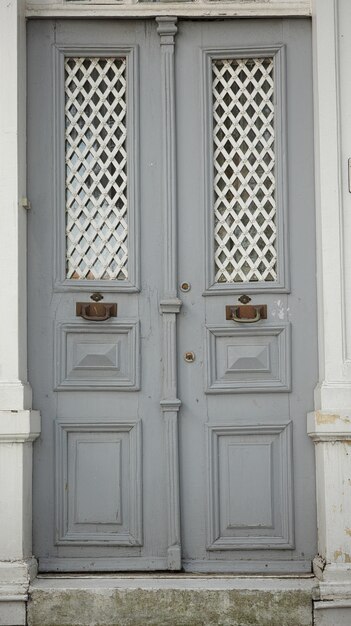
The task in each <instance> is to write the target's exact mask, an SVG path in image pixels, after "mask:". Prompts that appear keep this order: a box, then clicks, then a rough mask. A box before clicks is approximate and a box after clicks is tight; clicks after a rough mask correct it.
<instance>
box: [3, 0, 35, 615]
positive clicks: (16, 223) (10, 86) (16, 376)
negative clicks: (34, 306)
mask: <svg viewBox="0 0 351 626" xmlns="http://www.w3.org/2000/svg"><path fill="white" fill-rule="evenodd" d="M24 13H25V2H23V0H7V1H6V2H0V78H1V84H2V85H3V86H5V85H6V88H3V89H2V90H1V91H0V111H1V115H0V146H1V150H0V240H1V245H0V262H1V267H2V291H1V294H2V302H3V305H2V307H1V312H2V316H1V326H0V355H1V356H0V510H1V512H2V514H1V515H0V623H1V624H2V626H10V625H11V626H12V625H16V626H19V625H20V624H25V620H26V610H25V600H26V597H27V590H28V586H29V580H30V578H31V577H32V576H33V575H34V574H35V568H36V566H35V561H34V559H33V558H32V441H33V440H34V439H35V438H36V437H38V435H39V431H40V417H39V414H38V413H37V412H35V411H31V390H30V386H29V384H28V381H27V353H26V345H27V336H26V327H27V311H26V299H27V298H26V220H27V215H26V212H27V207H28V201H27V198H26V125H25V120H26V72H25V67H26V53H25V46H26V39H25V14H24Z"/></svg>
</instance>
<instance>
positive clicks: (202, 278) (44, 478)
mask: <svg viewBox="0 0 351 626" xmlns="http://www.w3.org/2000/svg"><path fill="white" fill-rule="evenodd" d="M175 41H176V43H175V92H174V93H175V101H174V105H175V116H171V118H167V115H165V109H164V108H163V109H162V107H164V106H166V111H167V106H170V105H169V103H168V105H167V102H166V104H165V102H164V101H163V100H162V93H163V91H162V76H164V75H162V74H161V72H160V67H161V58H162V54H164V51H163V52H162V50H161V48H162V46H160V40H159V36H158V34H157V24H156V23H155V22H154V21H153V20H150V21H147V20H146V21H141V20H140V21H133V22H128V21H120V22H118V21H113V22H112V21H110V22H109V21H103V20H101V21H97V22H93V21H87V22H79V21H56V22H52V21H45V22H41V21H38V22H35V21H33V22H31V23H30V25H29V82H28V87H29V139H28V144H29V172H28V175H29V196H30V199H31V203H32V207H33V208H32V211H31V213H30V215H29V233H28V241H29V281H30V288H29V329H30V331H29V337H30V344H29V369H30V380H31V384H32V386H33V390H34V405H35V408H38V409H40V410H41V412H42V416H43V428H42V435H41V438H40V440H39V441H38V442H37V443H36V444H35V467H34V492H35V493H34V518H35V522H34V528H35V530H34V551H35V554H36V556H38V557H39V562H40V567H41V569H43V570H45V569H49V570H58V571H65V570H77V571H79V570H81V571H87V570H109V571H111V570H119V571H121V570H138V569H139V570H143V569H144V570H152V569H155V570H156V569H167V568H172V567H177V566H179V563H178V561H177V559H179V551H178V552H177V555H175V554H174V552H172V550H171V551H170V550H169V548H170V547H171V548H172V545H173V546H176V548H177V550H178V546H179V544H180V538H181V542H182V551H183V559H184V561H183V562H184V566H185V567H186V569H187V570H191V569H194V570H200V571H226V572H228V571H235V572H238V571H250V572H252V571H267V569H269V571H271V572H272V571H289V568H290V569H291V571H294V572H296V571H306V570H308V569H309V567H310V560H311V558H312V557H313V556H314V554H315V552H316V521H315V505H314V469H313V468H314V463H313V447H312V445H311V443H310V441H309V440H308V438H307V435H306V428H305V416H306V413H307V411H309V410H311V408H312V406H313V388H314V385H315V382H316V379H317V373H316V367H317V356H316V352H317V348H316V303H315V259H314V241H313V237H314V235H313V234H314V210H313V171H312V156H313V154H312V104H311V50H310V25H309V22H307V21H303V20H271V21H268V20H265V21H263V22H260V21H258V20H257V21H256V20H251V21H243V20H240V21H237V22H235V21H230V20H229V21H208V22H206V21H204V22H201V21H199V22H196V21H179V22H178V34H177V37H176V40H175ZM282 46H283V48H282ZM250 47H251V49H254V50H256V51H258V52H257V54H259V53H260V51H262V53H263V51H265V50H266V51H267V50H273V51H274V50H279V54H280V58H282V57H281V50H282V49H284V55H283V56H284V58H285V61H284V63H280V68H281V70H279V68H278V70H277V71H278V74H277V81H278V82H277V84H278V85H280V89H282V85H284V91H285V93H284V94H283V95H282V97H281V98H280V100H279V98H278V101H277V102H278V104H277V106H278V107H280V108H279V116H280V117H281V119H283V118H284V119H285V136H284V137H282V144H281V145H282V146H284V145H285V148H282V150H281V151H280V153H279V154H278V156H279V155H280V156H279V158H278V163H277V168H278V169H279V168H281V169H280V171H281V172H283V171H284V167H285V164H286V174H284V176H285V178H284V176H280V180H281V181H284V182H283V183H282V185H283V187H284V188H283V187H281V191H280V195H279V198H283V197H285V198H286V202H285V201H284V203H285V204H284V207H283V206H282V205H281V207H282V212H281V214H280V215H281V216H282V215H283V213H284V211H283V208H284V210H285V218H284V219H285V226H284V225H282V221H281V219H282V218H281V219H280V222H279V223H278V228H279V229H280V235H281V237H280V241H281V242H283V243H284V242H285V243H284V245H280V246H279V248H278V254H281V255H283V258H281V259H280V263H281V267H284V268H287V267H288V265H289V266H290V285H289V282H288V281H287V271H286V270H285V277H284V286H283V287H280V288H278V289H279V291H281V292H279V293H277V288H276V286H275V285H274V284H273V283H272V285H271V288H270V287H269V286H267V284H266V285H265V287H264V289H262V288H261V287H260V283H257V286H256V287H255V285H253V284H252V283H251V284H250V285H246V287H248V290H249V291H250V292H251V293H250V295H251V297H252V298H253V303H254V304H256V303H257V304H261V303H262V304H263V303H265V304H267V305H268V317H267V320H262V321H259V322H257V323H256V324H249V325H246V326H245V328H244V329H243V328H242V327H241V326H240V325H239V324H237V323H235V322H233V321H226V319H225V305H227V304H236V303H237V297H238V295H240V294H241V293H245V291H246V289H245V285H243V286H242V289H239V290H238V289H236V290H235V291H236V294H234V293H233V291H234V290H233V289H231V288H230V286H229V287H228V285H227V286H226V289H224V290H223V289H214V290H212V292H211V293H206V290H207V291H208V282H206V272H205V271H204V270H205V268H206V267H207V268H208V267H210V264H211V262H212V261H211V259H209V258H208V256H209V250H210V249H211V246H209V237H210V236H211V235H210V233H211V226H207V228H206V227H205V224H206V223H207V224H210V218H209V216H208V212H209V210H210V206H211V202H210V200H211V198H210V192H209V187H208V181H211V179H212V165H211V154H210V151H211V140H210V139H209V136H208V132H209V129H210V120H209V115H210V113H209V110H210V109H211V102H207V103H205V102H204V94H206V93H208V85H207V86H206V82H205V81H206V76H208V74H206V73H205V72H204V56H205V57H206V58H208V56H209V55H210V54H214V55H218V54H220V51H223V50H224V51H225V52H226V54H227V56H228V55H229V56H230V55H232V56H233V55H236V56H237V57H238V56H239V57H240V56H242V57H243V58H244V57H245V54H247V50H248V48H250ZM58 49H60V50H68V51H72V50H75V51H77V55H79V54H82V51H84V54H90V55H91V56H94V55H95V56H96V55H100V54H101V55H103V54H104V50H105V53H106V51H108V52H107V54H116V56H118V54H120V53H121V51H123V50H124V51H125V50H133V51H134V53H133V55H134V59H137V61H136V62H135V65H134V81H133V85H134V89H133V90H132V91H131V92H130V93H131V94H132V95H133V97H134V101H133V110H134V116H136V117H135V121H137V118H139V133H138V136H137V133H135V135H134V140H133V145H134V153H133V154H134V156H133V159H135V176H134V194H133V196H134V199H135V215H136V216H138V215H139V219H138V218H137V217H136V219H135V221H134V222H133V223H134V225H135V228H134V237H131V240H130V243H129V245H130V246H132V247H131V255H132V258H133V259H134V260H135V263H134V268H135V272H134V276H135V277H137V276H138V262H139V263H140V281H139V280H138V279H136V280H135V281H134V285H135V286H134V287H133V285H128V286H127V287H123V286H122V288H121V287H120V285H117V286H116V284H113V283H111V284H106V283H105V284H102V282H103V281H100V283H99V284H98V285H94V284H93V282H92V283H91V287H90V284H88V285H87V284H86V283H87V281H84V284H83V283H82V284H79V281H76V284H70V285H69V286H67V285H63V284H62V271H63V265H62V264H63V262H64V260H63V258H62V254H61V256H60V255H59V256H58V257H57V258H58V265H59V266H60V267H58V266H57V264H56V262H55V255H54V254H53V250H54V249H55V241H56V240H57V239H58V238H59V237H61V240H62V232H61V235H59V232H58V230H59V229H60V228H61V229H62V228H63V219H62V215H63V214H62V212H63V211H64V202H63V201H62V197H63V191H62V189H58V186H59V185H62V176H61V178H60V176H57V171H59V170H58V162H57V159H61V165H60V167H61V168H62V166H63V165H62V145H61V146H60V145H59V144H60V138H59V134H58V132H57V129H60V126H59V121H58V120H57V119H56V118H55V115H56V116H57V106H56V108H55V107H54V106H53V102H55V99H54V96H55V92H56V93H57V88H60V85H59V83H58V84H56V87H55V88H54V81H55V80H56V78H57V76H58V75H57V73H56V74H55V73H54V67H55V58H56V66H57V55H58V52H57V50H58ZM53 51H54V54H53ZM114 51H115V52H114ZM224 57H225V55H224ZM224 57H223V58H224ZM167 63H168V64H169V58H168V60H167V61H166V62H165V65H164V68H166V65H167ZM277 67H278V66H277ZM279 71H280V73H279ZM55 76H56V78H55ZM170 77H171V70H170V73H169V74H168V78H170ZM61 87H62V86H61ZM168 95H169V94H168ZM166 96H167V92H166ZM285 96H286V97H285ZM56 104H57V100H56ZM128 105H131V103H130V102H129V103H128ZM131 110H132V109H131ZM162 110H163V115H162ZM168 110H171V109H168ZM279 116H278V117H279ZM166 124H170V127H168V128H166ZM277 131H279V126H278V128H277ZM60 132H61V137H62V131H60ZM167 133H168V137H170V138H171V143H172V145H171V146H170V144H168V147H167V144H166V150H168V149H171V151H172V150H174V149H175V146H177V176H176V178H175V172H176V168H175V165H173V166H172V164H171V167H169V166H167V163H166V164H165V152H164V150H165V143H164V141H165V137H167ZM172 137H173V139H172ZM284 142H286V143H285V144H284ZM278 143H279V142H278ZM205 146H206V150H205V149H204V147H205ZM130 149H131V150H133V147H131V148H130ZM282 152H284V154H282ZM60 154H61V157H60ZM205 157H206V158H205ZM169 163H171V161H169V162H168V164H169ZM165 165H166V166H165ZM138 172H139V173H138ZM172 177H173V178H172ZM165 178H167V180H165ZM132 180H133V179H132ZM60 181H61V182H60ZM162 189H163V190H164V191H163V192H162ZM172 190H173V191H172ZM169 193H173V199H172V198H170V196H169V195H167V194H169ZM165 194H166V195H165ZM176 197H177V203H176V204H172V203H174V202H175V198H176ZM165 198H166V202H169V203H170V204H169V206H170V207H171V209H170V210H171V213H168V214H167V211H166V215H169V216H170V219H172V220H174V219H175V218H176V221H175V222H174V225H175V226H176V227H177V236H176V235H175V233H174V232H173V234H172V239H171V241H170V243H172V244H173V248H172V246H170V249H169V248H168V247H167V245H166V246H165V236H164V228H165V220H164V217H163V216H164V215H165V213H164V212H165V209H166V208H167V207H166V205H165ZM206 198H207V200H206ZM206 212H207V215H206ZM57 213H59V214H60V216H61V218H60V219H59V220H57V219H56V218H55V215H56V214H57ZM177 240H178V243H177ZM139 242H140V244H139ZM133 246H134V249H133ZM175 246H176V247H175ZM164 249H165V250H166V255H165V254H164ZM206 251H207V252H206ZM206 254H207V258H206ZM165 256H166V259H167V258H168V259H170V260H168V261H167V263H168V267H167V266H165V261H166V259H165ZM138 259H139V261H138ZM177 265H178V273H177V275H175V278H174V273H175V269H174V268H176V267H177ZM167 272H170V273H168V276H171V279H170V280H171V282H169V281H168V278H167V281H168V282H167V281H165V279H164V276H166V277H167ZM208 274H209V272H208V271H207V275H208ZM281 276H283V275H281ZM60 277H61V279H60ZM175 281H176V283H177V284H178V285H179V284H180V283H182V282H184V281H187V282H189V283H190V285H191V289H190V290H189V291H187V292H182V291H178V293H177V284H174V283H175ZM282 281H283V278H282ZM70 282H71V283H73V281H70ZM139 285H140V291H138V290H137V289H138V287H139ZM287 286H289V289H287ZM255 289H256V291H257V292H258V293H257V295H255ZM93 291H101V293H102V294H103V296H104V301H106V302H118V317H117V318H114V320H113V321H112V320H108V321H106V322H89V321H85V320H82V319H81V318H76V316H75V304H76V302H77V301H84V302H89V295H90V293H92V292H93ZM258 294H259V295H258ZM179 298H180V299H181V301H182V302H183V306H182V308H181V310H180V312H179V314H178V311H179V309H180V304H181V302H180V301H179ZM160 305H161V312H162V316H160ZM162 318H163V320H164V321H163V324H162ZM170 324H171V326H169V325H170ZM176 324H177V327H178V330H177V341H175V328H176ZM139 328H140V337H139ZM167 337H168V339H167ZM109 342H110V343H109ZM162 342H163V344H162ZM162 345H163V348H162ZM172 346H173V347H172ZM189 351H192V352H194V354H195V360H194V362H186V361H185V360H184V354H185V353H186V352H189ZM162 355H163V358H166V362H162ZM228 355H229V356H228ZM228 359H229V360H228ZM229 361H230V363H229ZM174 364H175V365H174ZM167 367H169V368H170V369H169V370H167ZM174 367H176V373H177V376H178V381H179V384H178V386H177V381H176V379H175V377H174V376H175V375H174V376H173V375H172V372H173V371H174ZM165 368H166V369H165ZM172 376H173V377H172ZM167 380H168V381H170V380H171V382H172V386H171V387H169V385H168V386H167V385H166V387H165V381H167ZM165 389H166V391H167V394H166V395H165ZM262 391H264V393H262ZM238 392H239V393H238ZM178 399H180V401H181V402H182V406H181V408H180V411H179V413H178V408H179V400H178ZM160 402H161V406H160ZM178 420H179V438H178V436H177V427H178ZM55 433H56V434H55ZM178 444H179V455H180V463H179V470H178V463H177V454H178V452H177V446H178ZM170 446H171V448H172V449H170ZM174 455H175V456H174ZM89 463H91V465H89ZM178 471H179V494H180V511H181V518H180V537H179V527H178V526H177V523H178V522H175V518H174V519H173V518H172V520H170V514H171V515H173V516H174V515H175V514H177V513H176V512H177V506H178V504H177V489H178V483H177V481H178V476H177V472H178ZM172 472H173V474H172ZM85 478H86V482H84V480H85ZM170 481H171V482H172V488H173V490H174V489H176V491H173V495H172V494H170V484H171V483H170ZM104 483H106V489H104ZM172 498H173V500H172ZM170 502H173V505H172V506H170ZM174 524H175V525H174ZM172 525H173V526H172ZM172 533H173V535H172ZM171 535H172V536H173V539H171V542H170V537H171Z"/></svg>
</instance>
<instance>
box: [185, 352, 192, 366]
mask: <svg viewBox="0 0 351 626" xmlns="http://www.w3.org/2000/svg"><path fill="white" fill-rule="evenodd" d="M184 361H186V363H194V361H195V354H194V352H185V354H184Z"/></svg>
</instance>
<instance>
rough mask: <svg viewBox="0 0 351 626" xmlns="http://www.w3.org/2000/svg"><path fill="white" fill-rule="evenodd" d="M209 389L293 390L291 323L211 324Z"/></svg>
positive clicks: (233, 391) (208, 329)
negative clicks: (247, 326) (240, 326)
mask: <svg viewBox="0 0 351 626" xmlns="http://www.w3.org/2000/svg"><path fill="white" fill-rule="evenodd" d="M206 337H207V341H206V344H207V345H206V349H207V389H206V392H207V393H215V394H218V393H245V392H249V391H255V392H259V391H270V392H272V391H277V392H281V391H290V388H291V337H290V325H289V324H281V325H276V326H273V325H270V324H269V325H268V324H267V326H265V327H261V328H255V329H253V328H250V329H248V328H237V327H232V328H231V327H228V326H207V333H206Z"/></svg>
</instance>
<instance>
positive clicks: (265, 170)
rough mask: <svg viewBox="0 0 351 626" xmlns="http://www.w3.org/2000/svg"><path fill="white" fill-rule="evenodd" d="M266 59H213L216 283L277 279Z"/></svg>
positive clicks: (270, 80) (270, 67)
mask: <svg viewBox="0 0 351 626" xmlns="http://www.w3.org/2000/svg"><path fill="white" fill-rule="evenodd" d="M273 72H274V61H273V59H272V58H257V59H255V58H246V59H229V60H227V59H220V60H213V61H212V80H213V82H212V93H213V140H214V213H215V233H214V235H215V246H214V250H215V282H217V283H234V282H257V281H275V280H276V278H277V271H276V264H277V251H276V238H277V230H276V201H275V188H276V184H275V172H274V170H275V154H274V73H273Z"/></svg>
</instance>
